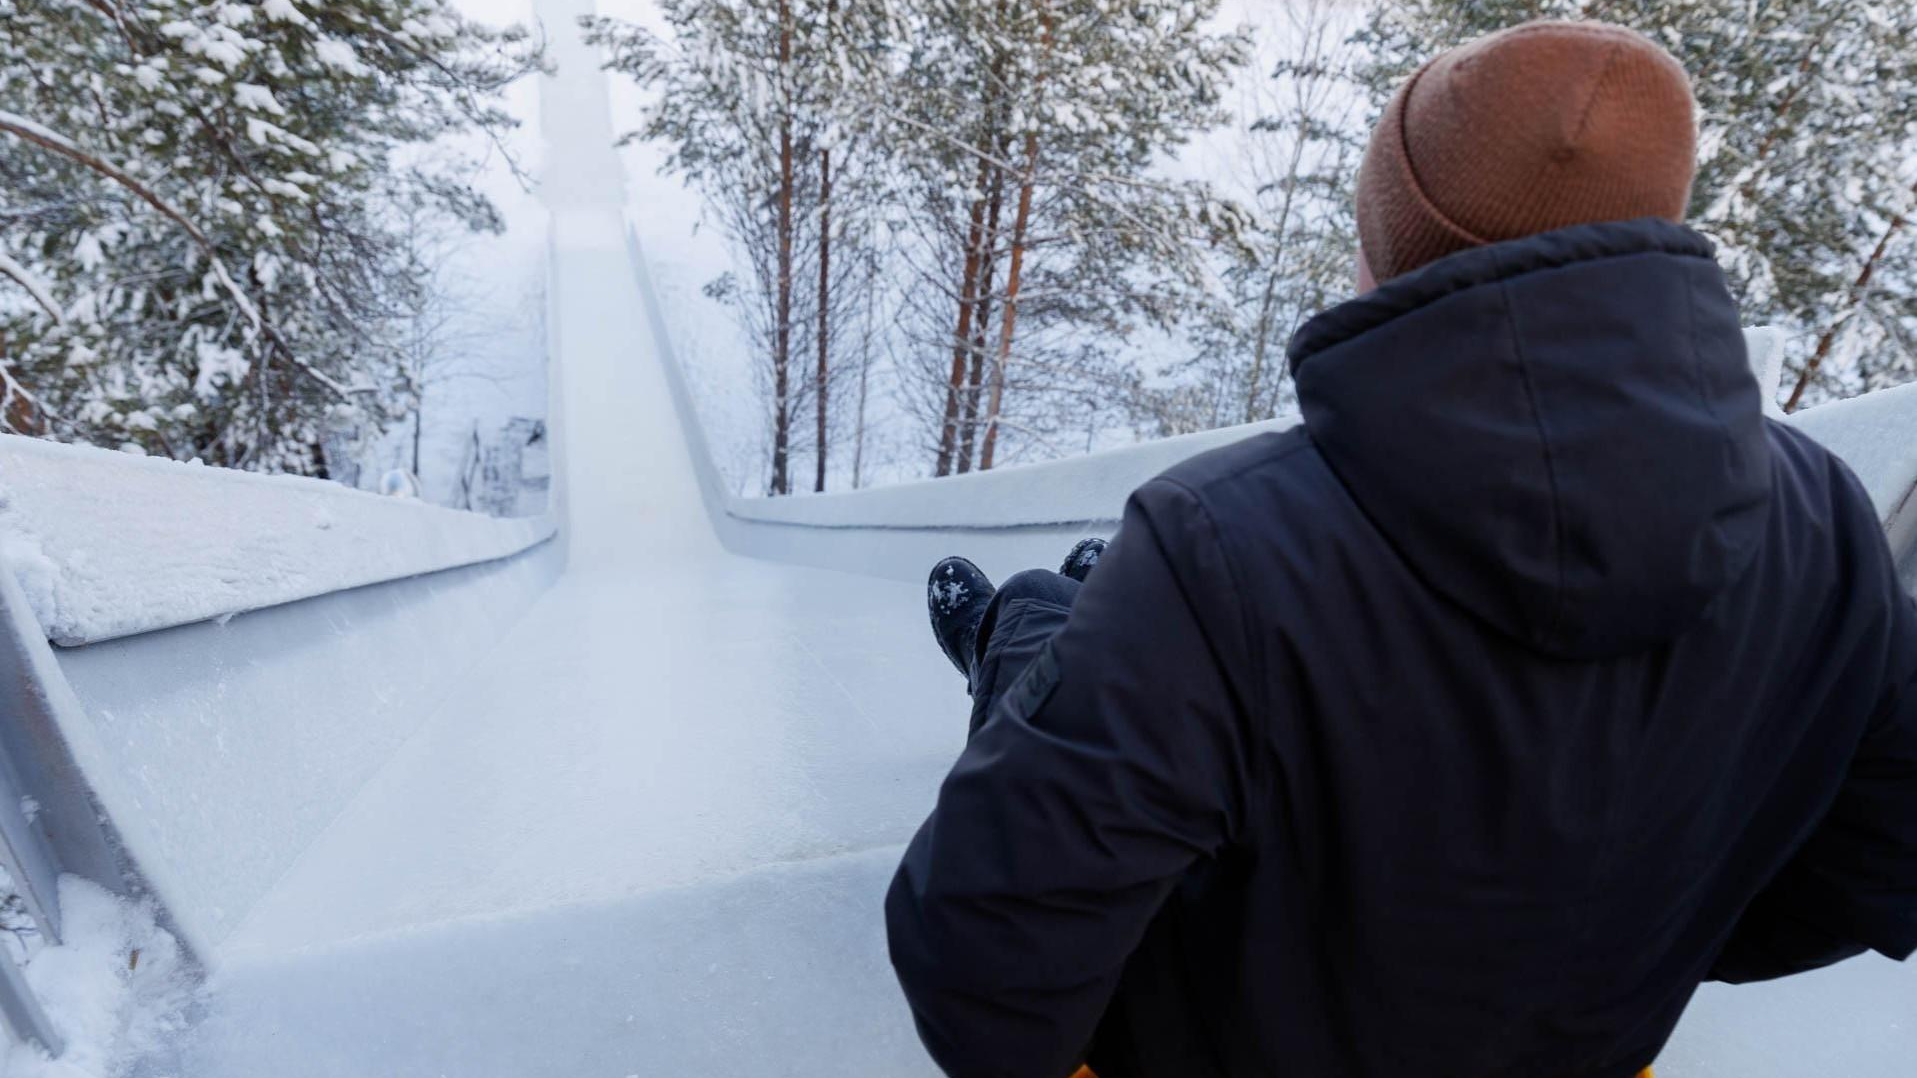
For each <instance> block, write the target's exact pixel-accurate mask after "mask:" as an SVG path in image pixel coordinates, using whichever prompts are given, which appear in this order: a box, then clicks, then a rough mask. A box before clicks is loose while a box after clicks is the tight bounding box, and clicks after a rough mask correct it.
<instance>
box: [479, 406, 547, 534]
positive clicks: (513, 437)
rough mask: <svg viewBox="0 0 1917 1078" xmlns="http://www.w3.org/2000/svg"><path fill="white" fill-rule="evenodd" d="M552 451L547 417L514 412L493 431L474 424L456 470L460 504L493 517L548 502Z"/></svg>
mask: <svg viewBox="0 0 1917 1078" xmlns="http://www.w3.org/2000/svg"><path fill="white" fill-rule="evenodd" d="M551 486H552V454H551V446H550V444H549V440H548V439H547V437H546V421H545V420H543V419H527V418H524V417H516V418H514V419H511V420H509V421H507V423H506V426H505V427H504V428H503V429H501V430H500V431H498V432H497V433H495V434H493V435H492V436H491V437H486V438H482V437H481V436H480V433H479V428H478V426H477V425H475V426H474V427H473V433H472V437H471V439H470V440H469V441H468V442H467V445H466V463H465V466H464V467H463V468H462V469H461V471H460V479H459V493H460V507H461V508H464V509H472V510H476V511H478V512H481V513H489V514H491V515H493V516H496V517H519V516H533V515H535V514H537V513H540V512H542V511H544V510H545V508H546V498H547V494H548V491H549V489H550V488H551Z"/></svg>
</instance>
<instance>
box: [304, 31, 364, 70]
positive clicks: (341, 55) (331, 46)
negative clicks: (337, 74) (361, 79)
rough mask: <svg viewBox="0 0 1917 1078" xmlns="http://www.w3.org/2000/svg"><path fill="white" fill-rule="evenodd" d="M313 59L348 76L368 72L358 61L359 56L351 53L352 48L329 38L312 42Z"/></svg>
mask: <svg viewBox="0 0 1917 1078" xmlns="http://www.w3.org/2000/svg"><path fill="white" fill-rule="evenodd" d="M313 57H314V58H315V59H317V60H318V61H319V62H320V63H322V64H325V65H326V66H327V67H331V68H337V69H339V70H340V71H344V72H345V73H347V74H348V75H364V74H366V73H367V70H368V69H367V67H366V65H365V64H364V63H362V62H361V61H360V58H359V54H358V53H356V52H354V51H353V46H351V45H348V44H347V43H346V42H344V41H336V40H334V39H332V38H330V37H323V38H320V39H319V40H318V41H315V42H313Z"/></svg>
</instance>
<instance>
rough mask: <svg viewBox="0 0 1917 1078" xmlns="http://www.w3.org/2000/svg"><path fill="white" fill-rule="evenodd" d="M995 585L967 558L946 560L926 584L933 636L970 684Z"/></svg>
mask: <svg viewBox="0 0 1917 1078" xmlns="http://www.w3.org/2000/svg"><path fill="white" fill-rule="evenodd" d="M992 592H993V588H992V581H991V580H990V579H989V578H988V577H986V575H985V574H984V573H983V572H981V571H980V570H979V567H978V566H976V565H973V564H972V563H971V562H969V561H967V560H965V559H964V558H956V557H954V558H946V559H945V560H944V561H941V562H939V563H938V564H937V565H934V566H933V567H932V575H931V577H930V578H929V579H928V580H927V581H926V595H925V602H926V606H927V608H928V610H929V611H930V613H931V615H932V635H934V636H936V637H938V640H939V648H940V649H941V650H943V651H944V652H945V657H946V658H948V659H950V660H952V665H953V666H956V667H958V672H959V673H961V674H964V675H965V677H966V678H967V679H968V680H969V679H970V678H971V676H972V659H973V654H974V651H975V646H976V644H977V641H978V625H979V622H980V621H981V620H983V619H984V617H985V607H986V605H987V604H989V603H990V602H991V601H992Z"/></svg>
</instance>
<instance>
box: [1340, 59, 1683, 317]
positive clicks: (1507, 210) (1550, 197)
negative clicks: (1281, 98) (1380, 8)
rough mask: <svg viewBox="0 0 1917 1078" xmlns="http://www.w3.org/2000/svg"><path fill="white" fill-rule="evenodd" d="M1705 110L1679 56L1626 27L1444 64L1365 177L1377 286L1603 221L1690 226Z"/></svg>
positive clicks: (1400, 106)
mask: <svg viewBox="0 0 1917 1078" xmlns="http://www.w3.org/2000/svg"><path fill="white" fill-rule="evenodd" d="M1693 113H1694V105H1693V102H1692V99H1691V84H1690V79H1689V78H1688V77H1686V75H1685V74H1684V69H1683V67H1682V66H1680V65H1679V64H1678V62H1677V59H1676V58H1675V57H1673V56H1672V55H1671V54H1670V53H1668V52H1665V51H1664V50H1663V49H1662V48H1660V47H1659V46H1658V45H1657V44H1656V43H1655V42H1653V41H1651V40H1650V39H1649V38H1646V37H1644V36H1642V35H1640V34H1638V33H1635V32H1633V31H1631V30H1626V29H1624V28H1622V27H1617V26H1608V25H1604V24H1601V23H1590V22H1532V23H1525V24H1524V25H1522V26H1515V27H1512V28H1511V29H1508V30H1503V31H1500V32H1498V33H1495V34H1491V35H1490V36H1488V37H1483V38H1479V39H1478V40H1476V41H1473V42H1471V43H1469V44H1467V45H1462V46H1459V47H1458V48H1455V49H1452V50H1451V51H1449V52H1446V53H1442V54H1440V55H1439V56H1438V57H1437V58H1435V59H1433V60H1432V61H1431V62H1430V63H1428V64H1426V65H1425V66H1424V67H1423V68H1421V69H1420V70H1419V71H1418V72H1417V73H1416V74H1414V75H1412V76H1411V78H1410V79H1409V80H1408V81H1407V82H1406V83H1405V84H1404V86H1402V87H1400V88H1399V90H1398V92H1397V94H1396V95H1394V96H1393V97H1392V99H1391V103H1390V105H1388V106H1387V107H1386V108H1385V113H1384V118H1383V119H1382V120H1380V121H1379V123H1378V128H1377V130H1376V131H1374V132H1372V135H1371V144H1370V146H1369V147H1368V148H1367V149H1366V150H1365V157H1364V163H1363V165H1362V166H1361V167H1360V168H1359V171H1358V202H1357V210H1358V236H1359V240H1360V241H1361V242H1362V243H1363V244H1364V256H1365V260H1366V262H1367V264H1368V265H1369V267H1370V269H1371V275H1372V277H1373V278H1374V279H1376V280H1377V281H1379V282H1380V283H1382V282H1384V281H1387V280H1390V279H1391V278H1393V277H1396V276H1398V275H1399V274H1402V273H1407V272H1409V271H1411V270H1414V269H1417V268H1418V267H1419V266H1422V265H1424V264H1425V263H1427V262H1431V261H1434V260H1436V259H1439V258H1442V257H1444V256H1445V255H1448V254H1451V253H1453V252H1456V251H1461V250H1464V249H1465V248H1467V247H1475V246H1479V245H1481V244H1486V243H1498V242H1500V241H1503V240H1511V239H1517V238H1519V237H1520V236H1529V235H1534V234H1536V233H1539V232H1549V231H1551V230H1552V229H1558V228H1568V227H1569V226H1571V225H1577V224H1585V223H1587V222H1592V221H1622V220H1629V219H1632V218H1637V217H1663V218H1667V219H1669V220H1672V221H1682V220H1683V219H1684V208H1685V204H1686V203H1687V202H1689V201H1690V197H1691V180H1692V178H1693V176H1694V175H1695V173H1696V171H1697V125H1696V120H1695V118H1694V115H1693Z"/></svg>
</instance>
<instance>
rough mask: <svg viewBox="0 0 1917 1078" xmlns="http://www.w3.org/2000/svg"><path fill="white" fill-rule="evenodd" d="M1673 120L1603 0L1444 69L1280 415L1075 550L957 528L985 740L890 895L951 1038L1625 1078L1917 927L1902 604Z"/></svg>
mask: <svg viewBox="0 0 1917 1078" xmlns="http://www.w3.org/2000/svg"><path fill="white" fill-rule="evenodd" d="M1693 123H1694V122H1693V119H1692V104H1691V98H1690V93H1689V86H1688V82H1687V81H1686V79H1685V76H1684V74H1683V72H1682V70H1681V69H1679V68H1678V67H1677V65H1676V62H1675V61H1674V60H1672V59H1671V58H1670V57H1669V56H1668V55H1667V54H1665V53H1664V52H1663V51H1662V50H1661V49H1659V48H1658V47H1657V46H1655V45H1654V44H1652V43H1651V42H1649V41H1647V40H1645V39H1643V38H1641V37H1638V36H1637V35H1635V34H1631V33H1628V32H1625V31H1622V30H1617V29H1613V28H1609V27H1603V26H1597V25H1593V24H1575V25H1573V24H1561V23H1542V24H1529V25H1526V26H1523V27H1520V28H1517V29H1514V30H1510V31H1506V32H1504V33H1502V34H1498V35H1493V36H1492V37H1489V38H1486V39H1483V40H1480V41H1478V42H1476V43H1474V44H1472V45H1469V46H1466V47H1464V48H1462V49H1459V50H1455V51H1453V52H1450V53H1447V54H1445V55H1443V56H1441V57H1439V58H1438V59H1436V60H1435V61H1433V62H1432V63H1431V64H1429V65H1427V66H1426V67H1425V68H1423V69H1422V70H1421V71H1420V72H1418V74H1417V75H1415V76H1413V77H1412V79H1411V80H1410V81H1409V82H1408V83H1407V84H1406V86H1405V87H1404V88H1403V89H1402V90H1401V91H1400V92H1399V93H1398V95H1397V96H1396V98H1395V99H1394V100H1393V101H1392V103H1391V105H1390V107H1389V109H1388V110H1387V112H1386V113H1385V117H1384V120H1383V122H1382V123H1381V125H1380V127H1379V129H1378V131H1377V133H1376V134H1375V135H1374V137H1373V140H1372V143H1371V146H1370V149H1369V150H1368V152H1367V155H1366V158H1365V161H1364V165H1363V169H1362V174H1361V179H1360V181H1359V186H1358V224H1359V231H1360V239H1361V245H1362V254H1361V258H1362V259H1363V261H1364V263H1365V266H1366V269H1367V270H1368V271H1369V273H1368V276H1370V277H1373V278H1375V280H1376V281H1377V282H1379V284H1378V286H1377V287H1376V289H1375V290H1374V291H1369V292H1367V293H1366V294H1363V295H1361V296H1360V297H1358V298H1356V299H1354V300H1351V301H1349V302H1346V303H1344V304H1343V305H1341V306H1338V307H1335V308H1333V309H1331V310H1328V311H1326V312H1324V313H1323V314H1321V315H1319V316H1318V317H1316V318H1315V319H1313V320H1312V321H1310V322H1309V323H1308V324H1306V325H1305V326H1304V327H1303V328H1302V329H1301V330H1300V331H1299V333H1298V334H1297V336H1296V337H1295V339H1294V340H1293V341H1292V343H1291V346H1290V352H1289V355H1290V362H1291V365H1292V371H1293V373H1294V375H1295V377H1296V381H1297V389H1298V396H1299V400H1300V402H1301V406H1302V410H1303V414H1304V422H1303V425H1301V426H1298V427H1294V428H1292V429H1290V430H1288V431H1285V432H1283V433H1271V434H1261V435H1258V436H1255V437H1252V438H1248V439H1246V440H1244V441H1241V442H1239V443H1237V444H1234V445H1231V446H1229V447H1226V448H1223V449H1220V450H1217V451H1215V452H1210V453H1206V454H1203V455H1201V456H1198V457H1196V458H1193V459H1191V460H1189V461H1186V462H1185V463H1183V464H1180V465H1178V466H1177V467H1174V468H1172V469H1171V470H1170V471H1168V472H1167V473H1165V474H1164V475H1162V476H1160V477H1159V478H1157V479H1154V480H1152V481H1151V482H1149V483H1147V484H1145V485H1144V486H1143V487H1141V488H1139V489H1138V491H1137V492H1136V493H1135V494H1133V495H1132V497H1131V499H1130V502H1129V503H1128V505H1127V507H1126V510H1125V515H1124V521H1123V524H1122V526H1121V528H1120V530H1119V532H1118V534H1117V536H1116V537H1115V539H1114V540H1113V542H1112V544H1111V546H1110V549H1109V550H1107V551H1105V552H1104V556H1103V558H1102V560H1101V561H1099V562H1098V564H1097V567H1096V569H1095V570H1093V571H1091V572H1090V574H1089V576H1087V577H1086V578H1085V580H1084V582H1083V584H1082V585H1081V584H1080V583H1079V582H1078V581H1077V580H1076V579H1069V578H1068V577H1066V576H1061V575H1059V574H1052V573H1048V572H1035V573H1027V574H1021V575H1020V576H1018V577H1014V578H1012V579H1011V580H1009V581H1007V583H1006V586H1005V587H1003V588H1000V589H998V590H996V591H994V590H993V589H992V587H991V585H990V583H989V582H988V581H986V580H985V579H984V577H983V574H979V573H977V571H976V570H975V569H972V568H970V566H969V563H963V562H958V563H954V562H951V561H948V562H944V563H941V565H940V568H939V570H937V571H935V574H934V577H933V580H932V585H933V587H932V599H933V611H934V621H935V625H936V626H937V627H938V628H939V630H940V636H941V641H942V642H944V643H945V644H946V646H947V650H948V654H951V655H952V656H953V658H954V661H955V663H956V664H957V665H958V666H959V668H960V669H961V671H962V672H964V673H965V674H966V675H967V676H968V678H969V679H970V688H971V691H972V693H973V695H974V699H975V705H976V706H975V712H974V714H975V727H974V731H973V734H972V737H971V739H970V741H969V743H968V744H967V747H966V749H965V751H964V753H963V755H962V756H961V757H960V759H959V761H958V763H957V765H956V766H955V767H954V768H953V769H952V772H951V774H950V776H949V777H948V778H947V779H946V780H945V783H944V785H943V786H942V788H941V789H940V791H939V798H938V804H937V807H936V809H935V810H934V811H933V813H932V815H931V818H930V819H928V820H927V821H926V823H925V825H924V826H923V828H922V829H921V830H920V831H919V833H918V834H917V836H916V837H915V838H914V839H913V840H912V842H911V844H910V846H909V848H908V849H907V851H906V853H905V857H904V861H903V863H902V864H901V865H900V867H899V870H898V874H897V877H896V879H895V880H894V882H893V885H892V888H891V891H890V893H889V895H888V896H887V900H886V919H887V926H888V929H889V933H890V943H891V954H892V960H893V963H894V966H895V967H896V970H897V973H898V976H899V980H900V983H901V984H902V985H903V987H904V989H905V993H906V996H907V997H908V999H909V1001H910V1003H911V1006H912V1010H913V1013H914V1015H915V1017H916V1019H917V1023H918V1027H919V1030H920V1033H921V1036H922V1038H923V1040H924V1042H925V1045H926V1047H927V1048H928V1049H929V1050H930V1052H931V1054H932V1056H933V1058H934V1059H935V1060H936V1061H937V1062H938V1063H939V1064H940V1065H941V1066H942V1067H943V1068H944V1069H945V1070H946V1071H947V1072H948V1073H950V1074H952V1075H955V1076H972V1075H978V1076H987V1075H990V1076H994V1078H1022V1076H1029V1078H1065V1076H1066V1075H1069V1074H1070V1073H1072V1071H1073V1070H1074V1069H1075V1068H1076V1067H1078V1066H1079V1065H1080V1064H1082V1063H1089V1064H1090V1066H1091V1067H1092V1068H1093V1069H1094V1070H1095V1071H1096V1072H1097V1073H1098V1075H1099V1078H1133V1076H1147V1078H1204V1076H1221V1078H1225V1076H1228V1078H1248V1076H1253V1075H1296V1076H1301V1078H1306V1076H1313V1078H1326V1076H1336V1078H1405V1076H1410V1075H1416V1076H1418V1078H1453V1076H1455V1078H1627V1076H1629V1075H1633V1074H1636V1073H1638V1072H1639V1071H1640V1070H1641V1069H1643V1068H1645V1067H1647V1066H1649V1065H1650V1064H1651V1063H1652V1062H1653V1061H1654V1059H1655V1057H1656V1056H1657V1054H1658V1051H1659V1049H1660V1048H1661V1047H1662V1046H1663V1044H1664V1043H1665V1040H1666V1039H1667V1037H1668V1036H1669V1035H1670V1033H1671V1031H1672V1029H1673V1027H1674V1026H1675V1025H1676V1024H1677V1021H1678V1018H1679V1016H1680V1015H1681V1014H1682V1013H1683V1011H1684V1008H1685V1005H1686V1003H1687V1002H1688V1001H1689V999H1690V998H1691V996H1692V994H1693V992H1694V991H1695V990H1696V988H1697V986H1698V985H1699V983H1700V982H1702V981H1705V980H1708V979H1718V980H1724V981H1733V982H1741V981H1752V980H1759V979H1763V978H1771V977H1779V976H1784V975H1787V974H1792V973H1797V972H1799V971H1803V970H1809V969H1813V968H1816V967H1819V966H1823V965H1827V964H1829V963H1833V962H1837V961H1840V960H1842V959H1844V958H1846V957H1849V956H1852V955H1857V954H1860V953H1862V952H1864V951H1867V950H1874V951H1877V952H1879V953H1880V954H1884V955H1887V956H1890V957H1891V958H1895V959H1902V958H1905V957H1907V956H1908V955H1909V954H1910V953H1911V952H1912V950H1913V948H1917V688H1914V686H1913V681H1914V679H1917V611H1914V610H1913V606H1912V603H1911V600H1910V599H1909V598H1908V597H1907V596H1906V595H1905V594H1903V592H1902V591H1901V590H1900V589H1899V587H1898V584H1897V580H1896V578H1895V574H1894V570H1893V563H1892V559H1891V556H1890V553H1889V551H1888V550H1887V548H1886V543H1885V539H1884V537H1883V534H1882V532H1881V530H1880V525H1879V521H1878V518H1877V515H1876V513H1875V512H1874V511H1873V509H1872V506H1871V504H1870V502H1869V501H1868V499H1867V498H1866V496H1865V494H1864V492H1863V490H1862V489H1861V487H1860V486H1859V484H1858V482H1857V480H1856V479H1855V478H1854V477H1853V476H1852V475H1851V474H1850V472H1849V471H1848V470H1847V469H1846V468H1845V466H1844V465H1843V464H1842V463H1840V462H1839V461H1838V460H1837V459H1835V458H1834V457H1833V456H1832V455H1831V454H1830V453H1828V452H1827V451H1825V450H1824V449H1822V448H1820V447H1819V446H1818V445H1816V444H1814V443H1812V442H1811V441H1809V440H1808V439H1807V438H1805V437H1804V436H1802V435H1800V434H1797V433H1795V432H1794V431H1793V430H1792V429H1791V428H1789V427H1787V426H1784V425H1781V424H1778V423H1775V422H1772V421H1770V420H1768V419H1766V418H1764V417H1763V416H1762V415H1761V413H1760V408H1759V399H1758V398H1759V394H1758V389H1757V386H1756V382H1755V380H1754V378H1753V377H1752V375H1751V373H1750V371H1749V369H1748V367H1747V366H1746V354H1745V348H1744V341H1743V337H1742V334H1741V332H1740V327H1739V317H1738V309H1737V304H1736V302H1735V301H1734V300H1733V299H1732V297H1731V295H1730V293H1729V291H1728V290H1727V288H1726V284H1725V279H1724V275H1723V274H1722V273H1721V272H1720V270H1719V268H1718V266H1717V265H1716V263H1715V262H1714V260H1713V252H1712V247H1711V244H1710V243H1709V242H1708V241H1707V240H1705V239H1704V238H1703V237H1701V236H1699V235H1698V234H1697V233H1695V232H1693V231H1691V230H1689V229H1687V228H1685V227H1683V226H1682V224H1681V223H1679V222H1680V221H1681V220H1682V216H1683V211H1684V206H1685V203H1686V201H1687V198H1688V191H1689V185H1690V181H1691V175H1692V169H1693V160H1694V145H1695V129H1694V126H1693ZM948 569H949V570H951V571H950V572H946V571H945V570H948ZM1808 1032H1809V1031H1807V1033H1808Z"/></svg>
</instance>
